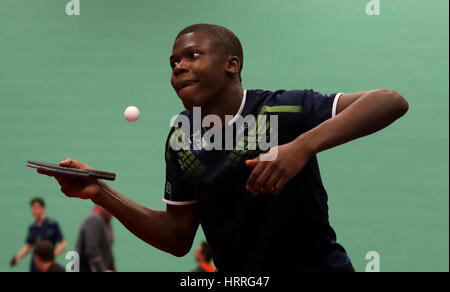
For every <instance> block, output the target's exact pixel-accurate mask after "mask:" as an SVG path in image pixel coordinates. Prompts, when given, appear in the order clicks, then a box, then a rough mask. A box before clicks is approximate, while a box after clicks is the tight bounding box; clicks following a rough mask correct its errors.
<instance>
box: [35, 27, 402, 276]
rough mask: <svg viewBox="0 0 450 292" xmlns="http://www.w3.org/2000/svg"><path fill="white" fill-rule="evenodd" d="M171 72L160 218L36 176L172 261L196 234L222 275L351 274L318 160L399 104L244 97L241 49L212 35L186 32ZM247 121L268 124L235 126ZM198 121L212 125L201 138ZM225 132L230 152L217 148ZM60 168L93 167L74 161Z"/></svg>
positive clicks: (361, 98) (231, 37)
mask: <svg viewBox="0 0 450 292" xmlns="http://www.w3.org/2000/svg"><path fill="white" fill-rule="evenodd" d="M274 57H276V56H274ZM293 57H299V56H293ZM169 61H170V66H171V68H172V76H171V83H172V87H173V88H174V90H175V92H176V93H177V95H178V97H179V98H180V99H181V101H182V103H183V105H184V107H185V109H186V110H185V111H183V112H181V113H180V114H179V115H178V117H177V118H176V119H173V120H174V121H175V122H174V123H173V126H172V129H171V130H170V132H169V135H168V138H167V142H166V151H165V159H166V185H165V193H164V198H163V201H164V202H165V203H166V210H154V209H150V208H145V207H143V206H141V205H139V204H137V203H135V202H133V201H131V200H130V199H128V198H126V197H125V196H123V195H122V194H120V193H119V192H117V191H116V190H114V189H113V188H112V187H111V186H109V185H107V184H106V183H105V182H104V181H102V180H96V179H90V178H86V179H78V178H77V179H74V178H71V177H64V176H61V175H55V174H52V173H49V172H45V171H42V170H39V173H42V174H47V175H50V176H54V177H55V178H56V179H57V180H58V182H59V184H60V185H61V186H62V188H61V189H62V192H63V193H65V194H66V195H67V196H68V197H78V198H82V199H91V200H92V201H93V202H94V203H96V204H98V205H101V206H103V207H104V208H106V209H107V210H109V211H110V212H111V213H112V214H113V215H114V216H115V217H116V218H117V219H118V220H120V221H121V222H122V223H123V224H124V226H125V227H126V228H128V229H129V230H130V231H131V232H132V233H134V234H135V235H136V236H138V237H139V238H141V239H142V240H144V241H145V242H147V243H149V244H151V245H153V246H155V247H156V248H159V249H161V250H163V251H166V252H168V253H171V254H173V255H175V256H179V257H181V256H184V255H185V254H186V253H187V252H188V251H189V250H190V249H191V246H192V242H193V239H194V237H195V234H196V232H197V229H198V226H199V225H201V226H202V229H203V231H204V233H205V237H206V240H207V241H208V243H209V244H210V246H211V250H212V255H213V259H214V264H215V266H216V267H217V269H218V270H219V271H223V272H229V271H232V272H258V271H285V270H290V271H353V266H352V263H351V261H350V259H349V258H348V256H347V253H346V251H345V249H344V248H343V247H342V246H341V245H340V244H339V243H338V242H337V241H336V234H335V232H334V230H333V228H332V227H331V225H330V222H329V218H328V199H327V193H326V191H325V188H324V186H323V183H322V179H321V176H320V171H319V166H318V163H317V158H316V154H317V153H319V152H321V151H325V150H327V149H330V148H333V147H336V146H338V145H341V144H343V143H346V142H349V141H351V140H354V139H357V138H360V137H363V136H366V135H369V134H372V133H374V132H377V131H379V130H381V129H383V128H385V127H387V126H388V125H390V124H391V123H393V122H394V121H395V120H397V119H398V118H400V117H401V116H403V115H404V114H405V113H406V112H407V110H408V107H409V105H408V102H407V101H406V99H405V98H404V97H403V96H402V95H401V94H400V93H399V92H397V91H395V90H391V89H375V90H367V91H361V92H353V93H341V92H339V91H338V92H337V93H333V94H329V95H324V94H321V93H319V92H317V91H314V90H277V91H267V90H260V89H258V90H245V89H244V88H243V87H242V76H241V70H242V65H243V52H242V46H241V43H240V41H239V39H238V38H237V37H236V36H235V34H234V33H233V32H231V31H230V30H228V29H226V28H224V27H221V26H217V25H211V24H196V25H192V26H189V27H186V28H185V29H183V30H182V31H181V32H180V33H179V34H178V35H177V36H176V38H175V42H174V45H173V49H172V54H171V56H170V59H169ZM299 70H307V68H299ZM273 74H277V72H273ZM349 77H350V76H349ZM246 116H250V117H251V116H253V117H255V116H263V117H266V118H267V120H261V122H260V120H259V119H258V120H256V119H254V120H253V121H252V120H251V119H250V122H243V123H242V119H244V120H245V118H244V117H246ZM204 117H210V118H211V119H210V120H209V121H210V122H205V120H203V123H201V122H200V123H201V126H197V127H196V126H195V125H196V124H198V123H197V121H201V119H202V118H204ZM186 121H187V122H186ZM211 121H212V123H213V124H214V127H212V130H213V132H212V133H213V134H214V135H212V134H211V131H212V130H211V126H212V123H211ZM255 121H258V122H257V123H256V122H255ZM183 124H190V125H194V128H193V129H192V131H190V126H188V127H185V126H183ZM222 125H223V126H222ZM230 130H232V133H233V134H232V139H231V141H229V140H230V139H225V140H224V141H221V138H222V136H223V135H224V136H225V137H229V135H228V134H227V133H229V131H230ZM227 131H228V132H227ZM224 133H225V134H224ZM263 133H266V134H267V135H268V136H271V133H273V136H274V137H275V138H276V139H273V140H272V139H270V140H271V141H270V144H269V145H270V147H269V148H266V147H261V146H263V144H265V142H267V141H265V142H264V140H258V141H257V142H255V136H256V135H257V136H258V138H259V136H260V135H261V136H264V135H262V134H263ZM216 134H217V135H216ZM227 135H228V136H227ZM74 139H82V138H81V137H75V138H74ZM273 141H275V142H276V143H272V142H273ZM223 142H225V147H224V148H222V149H218V148H217V147H216V146H217V145H219V146H220V145H222V144H223ZM211 145H214V147H212V148H211V147H210V146H211ZM178 146H180V147H178ZM254 146H256V147H254ZM60 165H61V166H66V167H73V168H77V169H89V168H90V167H89V166H88V165H87V164H85V163H82V162H79V161H76V160H73V159H70V158H67V159H65V160H63V161H61V162H60ZM343 167H345V165H344V166H343Z"/></svg>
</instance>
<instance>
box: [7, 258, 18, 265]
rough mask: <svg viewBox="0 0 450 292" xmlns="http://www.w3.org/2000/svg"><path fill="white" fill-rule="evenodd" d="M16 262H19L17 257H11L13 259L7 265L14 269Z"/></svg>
mask: <svg viewBox="0 0 450 292" xmlns="http://www.w3.org/2000/svg"><path fill="white" fill-rule="evenodd" d="M18 262H19V260H18V259H17V257H16V256H13V258H12V259H11V262H10V263H9V265H10V266H11V267H14V266H15V265H17V263H18Z"/></svg>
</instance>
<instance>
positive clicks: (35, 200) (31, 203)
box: [30, 197, 45, 208]
mask: <svg viewBox="0 0 450 292" xmlns="http://www.w3.org/2000/svg"><path fill="white" fill-rule="evenodd" d="M34 203H38V204H39V205H41V207H42V208H45V202H44V199H42V198H39V197H36V198H33V199H31V201H30V206H33V204H34Z"/></svg>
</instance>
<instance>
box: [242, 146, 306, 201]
mask: <svg viewBox="0 0 450 292" xmlns="http://www.w3.org/2000/svg"><path fill="white" fill-rule="evenodd" d="M264 155H265V156H266V158H267V157H271V159H272V160H271V161H262V160H263V159H261V156H260V157H257V158H255V159H251V160H247V161H245V164H246V165H247V166H248V167H253V168H254V169H253V171H252V173H251V174H250V176H249V178H248V180H247V184H246V188H247V190H248V191H250V192H252V194H254V195H258V194H259V193H263V194H279V193H280V192H281V191H282V190H283V188H284V186H285V185H286V183H287V182H288V181H290V180H291V179H292V178H293V177H294V176H296V175H297V174H298V173H299V172H300V170H302V169H303V167H304V166H305V165H306V163H307V162H308V160H309V159H310V157H311V156H312V154H311V153H310V152H309V151H307V149H306V148H304V147H302V146H301V145H299V143H298V142H297V141H296V140H294V141H292V142H290V143H288V144H284V145H281V146H277V147H274V148H272V149H270V150H269V152H267V153H266V154H263V156H264ZM263 158H264V157H263Z"/></svg>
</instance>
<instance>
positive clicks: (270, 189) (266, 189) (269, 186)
mask: <svg viewBox="0 0 450 292" xmlns="http://www.w3.org/2000/svg"><path fill="white" fill-rule="evenodd" d="M280 176H281V175H280V173H279V172H272V174H271V176H270V177H269V179H267V181H266V183H265V185H264V186H262V193H264V194H275V185H276V184H277V182H278V181H279V180H280Z"/></svg>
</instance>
